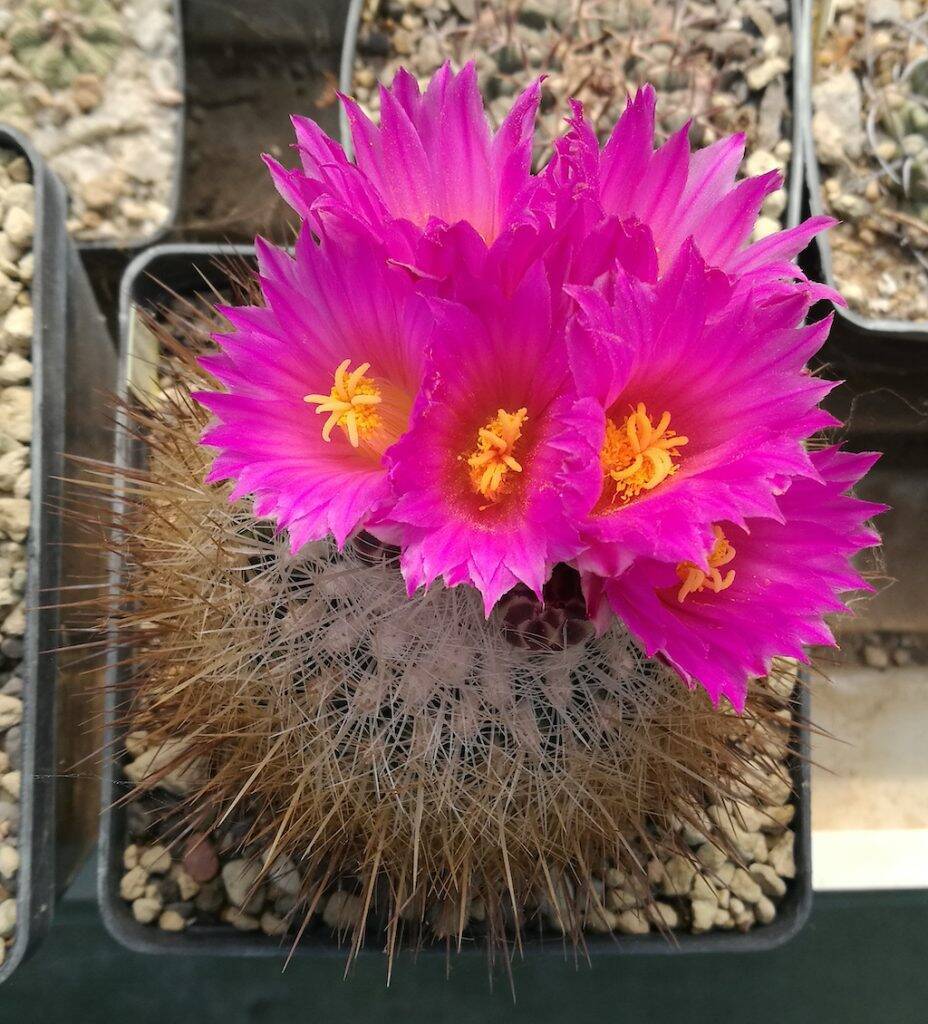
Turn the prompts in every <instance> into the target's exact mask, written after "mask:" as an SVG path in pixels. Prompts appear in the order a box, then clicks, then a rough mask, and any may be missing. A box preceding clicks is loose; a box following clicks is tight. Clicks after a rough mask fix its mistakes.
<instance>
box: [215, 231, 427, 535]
mask: <svg viewBox="0 0 928 1024" xmlns="http://www.w3.org/2000/svg"><path fill="white" fill-rule="evenodd" d="M336 227H337V235H333V236H330V235H327V234H326V229H325V222H324V221H317V222H316V223H315V225H314V228H315V231H316V232H318V233H320V234H321V235H322V241H321V244H317V242H316V241H315V240H314V239H313V236H312V233H311V231H310V229H309V227H304V230H303V231H302V233H301V234H300V237H299V239H298V241H297V245H296V251H295V255H294V257H292V258H291V257H289V256H288V255H286V253H284V252H282V251H280V250H277V249H275V248H274V247H273V246H270V245H269V244H268V243H266V242H261V241H260V240H259V243H258V255H259V266H260V280H261V286H262V290H263V292H264V295H265V298H266V300H267V303H268V305H267V308H248V307H246V308H240V309H236V308H226V309H224V310H222V312H224V313H225V315H226V317H227V318H228V320H229V322H230V324H231V326H232V328H233V330H232V331H231V332H230V333H228V334H220V335H217V336H216V341H217V343H218V345H219V348H220V351H219V353H217V354H216V355H212V356H206V357H204V359H203V365H204V367H205V368H206V369H207V370H208V371H209V372H210V373H211V374H212V375H213V376H214V377H215V379H216V380H217V381H218V382H219V384H221V385H222V387H223V388H224V390H223V391H203V392H199V393H197V395H196V397H197V399H198V401H200V402H201V403H202V404H203V405H204V406H205V407H206V408H208V409H209V410H210V411H211V412H212V413H214V415H215V416H216V422H215V423H214V424H213V425H212V426H210V427H209V428H208V429H207V431H206V433H205V434H204V436H203V444H205V445H209V446H210V447H213V448H216V449H218V452H217V455H216V457H215V460H214V462H213V466H212V470H211V472H210V474H209V479H210V480H211V481H220V480H227V479H232V480H234V481H235V486H234V488H233V491H232V498H233V499H235V498H239V497H242V496H243V495H246V494H252V495H254V499H255V510H256V513H257V514H258V515H260V516H264V517H269V518H271V519H273V520H274V521H275V522H276V524H277V527H278V528H279V529H281V530H283V529H286V530H288V531H289V533H290V539H291V544H292V547H293V549H294V550H296V549H298V548H299V547H300V546H302V544H304V543H305V542H306V541H308V540H317V539H320V538H322V537H324V536H326V535H328V534H331V535H332V536H334V537H335V538H336V540H337V541H338V543H339V544H343V543H344V541H345V539H346V538H347V537H348V535H349V534H350V533H351V532H352V531H353V530H355V529H356V528H358V527H359V526H360V525H362V524H363V523H364V522H365V521H366V519H367V518H369V517H370V516H372V515H373V514H374V513H375V512H381V511H382V510H383V508H384V507H385V506H386V505H388V504H389V502H390V498H391V491H390V487H389V483H388V481H387V476H386V470H385V468H384V464H383V456H384V453H385V451H386V450H387V449H388V448H389V447H390V445H391V444H393V443H394V442H395V441H396V440H397V439H398V438H399V436H400V435H401V434H402V433H403V432H404V431H405V429H406V426H407V424H408V420H409V415H410V412H411V409H412V405H413V402H414V399H415V396H416V394H417V392H418V388H419V384H420V381H421V374H422V367H423V360H424V350H425V344H426V340H427V334H428V322H427V319H424V318H423V315H422V310H421V308H420V307H419V306H418V304H417V302H416V300H415V299H414V297H413V293H412V289H411V286H410V284H409V282H408V279H407V277H406V275H405V274H404V273H403V272H402V271H397V270H393V269H391V268H390V267H389V266H388V264H387V262H386V259H385V254H384V252H383V250H382V249H381V247H380V246H378V245H377V244H375V243H374V242H373V241H372V240H371V239H370V237H369V236H367V235H366V234H364V233H363V232H360V231H352V229H351V226H350V225H349V224H345V223H343V222H340V221H339V222H337V224H336ZM365 364H366V365H367V369H365V370H363V371H362V370H361V368H362V367H364V366H365ZM340 368H341V370H340ZM339 374H340V375H341V381H342V385H341V386H342V389H343V390H342V392H341V394H343V395H345V396H346V400H345V402H344V403H343V406H344V408H343V410H342V411H341V412H338V411H335V412H333V411H331V410H328V411H326V410H325V408H324V406H325V404H326V400H327V398H328V396H330V393H333V392H334V391H335V390H337V387H336V385H337V382H338V380H339ZM352 375H355V377H357V380H356V381H355V382H354V383H352ZM365 395H367V397H364V396H365ZM307 396H317V397H316V399H315V400H314V401H308V400H307ZM358 396H361V397H360V398H359V397H358ZM339 401H340V400H339ZM320 408H322V411H323V413H324V414H323V415H318V414H317V409H320ZM327 421H331V422H327ZM352 433H354V434H355V435H356V436H355V437H354V438H352ZM326 436H328V440H326Z"/></svg>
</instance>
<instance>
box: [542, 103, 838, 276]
mask: <svg viewBox="0 0 928 1024" xmlns="http://www.w3.org/2000/svg"><path fill="white" fill-rule="evenodd" d="M572 106H573V115H572V117H571V118H570V119H569V122H568V123H569V129H568V131H567V133H566V135H565V136H564V137H563V138H562V139H560V140H559V142H558V143H557V145H556V153H555V158H554V159H553V160H552V162H551V164H550V166H549V168H548V169H547V170H546V171H545V174H546V175H547V176H548V177H550V178H554V179H556V180H557V181H558V183H559V185H560V186H561V187H563V186H565V185H566V184H567V183H568V182H569V183H571V184H572V193H573V195H574V197H579V196H581V195H582V196H586V195H589V194H590V193H592V194H593V195H595V196H596V197H597V199H598V202H599V204H600V205H601V209H602V212H603V214H604V215H607V216H614V217H618V218H619V219H620V220H636V221H639V222H641V223H642V224H645V225H647V227H648V228H649V229H650V231H651V233H652V235H653V237H654V241H655V244H656V246H657V251H658V253H659V254H660V264H661V269H662V270H666V269H668V268H669V267H670V266H672V264H673V262H674V261H675V259H676V257H677V254H678V253H679V252H680V249H681V247H682V246H683V244H684V243H685V242H686V240H687V239H689V238H692V239H693V240H694V241H695V243H696V246H697V248H698V249H699V251H700V253H701V254H702V256H703V258H704V259H705V260H706V261H707V262H708V263H709V264H711V265H712V266H717V267H719V268H721V269H722V270H725V271H726V272H728V273H737V272H746V271H747V270H749V269H750V270H751V271H754V272H758V271H762V270H763V269H764V268H765V267H767V266H768V265H770V264H773V263H776V268H777V274H778V275H781V276H784V270H785V276H786V277H788V278H790V279H795V280H798V281H805V277H804V275H803V274H802V273H801V271H799V270H798V268H797V267H795V266H793V265H791V264H786V260H788V259H790V258H792V257H793V256H795V255H796V253H797V252H798V251H799V248H801V247H803V246H804V245H805V244H807V242H808V240H809V239H810V238H811V237H812V236H813V235H815V234H816V233H818V232H819V231H821V230H823V229H824V228H825V227H827V226H828V224H827V223H825V221H824V220H823V219H821V218H813V219H812V220H810V221H807V222H806V223H805V224H803V225H800V226H799V227H798V228H794V229H792V231H790V232H780V233H778V234H776V235H773V236H771V238H768V239H764V240H763V241H762V242H756V243H754V245H748V244H747V243H748V239H749V237H750V234H751V230H752V229H753V227H754V224H755V222H756V220H757V216H758V214H759V212H760V207H761V204H762V203H763V201H764V198H765V197H766V196H767V195H769V194H770V193H771V192H773V191H776V190H777V189H778V188H780V187H781V185H782V179H781V176H780V175H779V173H778V172H776V171H771V172H769V173H768V174H763V175H760V176H759V177H756V178H748V179H746V180H744V181H736V174H737V171H738V167H739V164H740V162H741V159H742V157H743V155H744V136H743V135H735V136H732V137H731V138H728V139H722V140H720V141H719V142H716V143H713V144H712V145H711V146H707V147H706V148H704V149H702V150H698V151H697V152H695V153H691V152H690V149H689V143H688V141H687V133H688V128H689V126H688V125H684V126H683V128H681V129H680V130H679V131H678V132H676V133H675V134H674V135H672V136H671V137H670V139H668V140H667V142H665V143H664V144H663V145H662V146H660V147H659V148H657V149H655V147H654V108H655V94H654V90H653V88H652V87H651V86H649V85H646V86H644V87H642V88H641V89H639V90H638V92H637V94H636V95H635V96H634V97H632V98H630V99H629V101H628V105H627V106H626V109H625V112H624V113H623V114H622V116H621V117H620V118H619V121H618V122H617V124H616V126H615V128H614V129H613V131H612V134H611V135H610V137H609V139H608V140H607V141H606V144H605V145H604V146H603V148H602V150H600V148H599V144H598V142H597V140H596V136H595V134H594V132H593V130H592V128H591V126H590V125H589V123H588V122H587V121H586V119H585V118H584V116H583V113H582V108H581V107H580V105H579V104H576V103H575V104H573V105H572ZM794 246H795V249H794ZM784 264H786V265H785V266H784ZM627 269H628V268H627Z"/></svg>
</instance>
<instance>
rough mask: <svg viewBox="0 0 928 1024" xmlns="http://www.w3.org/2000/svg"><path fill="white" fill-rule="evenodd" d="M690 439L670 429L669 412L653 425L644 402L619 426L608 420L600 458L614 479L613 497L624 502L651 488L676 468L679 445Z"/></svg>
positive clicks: (606, 471) (608, 474)
mask: <svg viewBox="0 0 928 1024" xmlns="http://www.w3.org/2000/svg"><path fill="white" fill-rule="evenodd" d="M688 443H689V438H688V437H677V435H676V433H675V432H674V431H673V430H671V429H670V413H669V412H665V413H664V415H663V416H661V418H660V421H659V422H658V424H657V426H655V425H654V423H653V421H652V419H651V417H650V416H649V415H648V411H647V409H646V408H645V405H644V402H639V403H638V406H637V408H635V409H633V410H632V412H630V413H629V414H628V416H626V417H625V421H624V423H623V424H622V425H621V426H619V425H618V424H617V423H616V422H615V421H614V420H611V419H607V420H606V439H605V441H604V442H603V447H602V451H601V452H600V453H599V459H600V462H601V463H602V467H603V471H604V472H605V473H606V475H607V476H609V477H610V478H611V479H612V481H613V482H614V483H615V495H614V498H613V501H616V502H620V503H621V504H625V503H626V502H629V501H631V500H632V499H633V498H637V497H638V495H639V494H641V492H642V491H651V490H653V489H654V488H655V487H657V485H658V484H659V483H662V482H663V481H664V480H666V479H667V477H669V476H672V475H673V474H674V473H676V471H677V468H678V467H677V465H676V462H675V460H676V459H679V458H680V453H679V452H678V451H677V449H678V448H682V447H683V445H685V444H688Z"/></svg>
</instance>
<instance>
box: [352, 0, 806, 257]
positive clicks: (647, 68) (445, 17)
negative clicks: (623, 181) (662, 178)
mask: <svg viewBox="0 0 928 1024" xmlns="http://www.w3.org/2000/svg"><path fill="white" fill-rule="evenodd" d="M449 58H450V59H451V60H452V61H453V62H454V63H455V64H456V65H460V64H461V63H463V62H465V61H467V60H470V59H475V60H476V62H477V72H478V79H479V82H480V88H481V90H482V91H483V93H484V95H486V96H488V97H491V99H490V103H489V112H490V120H491V121H492V122H493V123H494V125H496V124H498V123H499V122H500V120H501V119H502V118H503V117H504V116H505V114H506V112H507V111H508V109H509V106H510V104H511V102H512V97H513V96H514V95H515V93H516V92H517V91H519V90H520V89H523V88H524V87H525V86H527V85H528V84H529V83H530V82H532V81H533V80H534V79H535V78H537V77H538V75H540V74H542V73H546V74H547V75H548V77H547V78H546V80H545V84H544V88H543V100H542V110H541V114H540V116H539V127H538V130H537V133H536V152H535V158H536V164H542V163H544V162H545V161H546V159H547V157H548V156H549V154H550V152H551V144H552V140H553V139H555V138H556V137H557V136H558V135H560V134H561V132H562V130H563V127H564V124H563V118H564V115H565V112H566V110H567V103H566V101H567V99H568V98H569V97H574V98H576V99H578V100H580V101H581V102H582V103H583V105H584V108H585V110H586V112H587V114H588V115H589V116H590V118H591V119H592V121H593V123H594V125H595V126H596V128H597V131H598V133H599V135H600V138H601V139H603V138H605V136H606V135H607V134H608V133H609V131H610V130H611V128H612V126H613V125H614V124H615V122H616V120H617V119H618V117H619V115H620V114H621V113H622V110H623V109H624V106H625V96H626V93H627V92H628V91H629V90H632V91H634V90H635V89H636V88H637V87H638V86H640V85H643V84H644V83H646V82H650V83H652V84H653V85H654V87H655V89H656V90H657V93H658V96H659V103H658V118H659V120H658V125H657V127H658V134H659V136H660V137H661V139H663V138H666V137H667V136H668V135H670V134H671V133H672V132H673V131H674V130H676V129H677V128H679V127H680V126H681V125H682V124H683V123H684V122H685V121H686V120H687V119H688V118H693V128H692V134H691V138H692V140H693V144H694V145H697V146H705V145H708V144H709V143H711V142H714V141H715V140H717V139H718V138H720V137H722V136H724V135H727V134H730V133H732V132H739V131H743V132H745V133H746V134H747V152H748V154H749V156H748V159H747V161H746V164H745V168H744V173H745V174H748V175H754V174H761V173H763V172H765V171H769V170H771V169H772V168H774V167H777V168H779V169H780V170H781V171H782V172H783V174H784V176H785V175H786V171H787V167H788V165H789V161H790V156H791V153H792V143H791V141H790V139H791V134H792V125H791V115H790V103H789V91H788V76H789V71H790V67H791V61H792V33H791V29H790V4H789V2H788V0H718V2H711V3H699V2H696V0H684V2H679V3H670V2H667V0H656V2H651V0H592V2H582V3H581V2H569V0H514V2H513V0H509V2H506V0H438V2H437V3H432V2H431V0H371V2H368V3H367V4H366V5H365V8H364V11H363V14H362V18H361V26H360V30H359V33H358V49H357V57H356V60H355V66H354V83H353V85H354V89H353V91H354V95H355V96H356V97H357V99H358V101H359V102H360V103H361V105H362V107H364V109H365V110H366V111H367V112H368V113H369V114H371V115H372V116H375V115H376V113H377V111H378V109H379V96H378V94H377V88H376V83H377V81H378V80H379V81H382V82H384V83H389V82H390V81H392V78H393V74H394V72H395V71H396V69H397V68H398V67H400V66H404V67H406V68H408V69H409V70H410V71H412V73H413V74H415V75H416V76H417V77H418V78H419V79H420V80H423V79H427V78H428V76H430V75H431V74H432V72H433V71H435V69H436V68H438V67H439V66H440V65H441V64H442V62H443V61H445V60H447V59H449ZM785 210H786V193H785V191H781V192H777V193H774V194H773V195H771V196H768V197H767V200H766V201H765V203H764V207H763V211H762V213H763V216H761V218H760V219H759V220H758V223H757V227H756V230H755V233H754V237H755V238H762V237H764V235H767V234H770V233H772V232H773V231H776V230H778V228H779V227H780V221H781V218H782V217H783V216H784V213H785Z"/></svg>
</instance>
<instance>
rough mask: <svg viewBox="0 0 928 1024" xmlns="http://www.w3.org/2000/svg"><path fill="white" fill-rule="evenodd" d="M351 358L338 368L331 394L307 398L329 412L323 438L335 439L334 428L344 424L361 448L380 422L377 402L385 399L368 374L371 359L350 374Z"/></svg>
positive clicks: (308, 396) (353, 445) (306, 400)
mask: <svg viewBox="0 0 928 1024" xmlns="http://www.w3.org/2000/svg"><path fill="white" fill-rule="evenodd" d="M350 365H351V360H350V359H345V360H344V361H343V362H341V363H339V364H338V366H337V367H336V369H335V379H334V382H333V384H332V390H331V391H330V392H329V394H327V395H304V397H303V401H304V402H309V403H311V404H312V405H315V406H316V412H317V413H328V414H329V418H328V419H327V420H326V421H325V424H324V425H323V427H322V440H323V441H331V440H332V431H333V430H334V429H335V427H341V428H342V430H343V431H344V432H345V434H346V436H347V437H348V440H349V442H350V443H351V445H352V447H354V448H357V447H358V445H359V444H360V443H361V439H362V437H367V436H369V435H370V434H372V433H373V432H374V431H375V430H376V429H377V428H378V427H379V426H380V414H379V413H378V412H377V406H378V405H380V403H381V402H382V401H383V399H382V397H381V394H380V388H379V387H377V385H376V384H375V383H374V381H372V380H371V379H370V377H366V376H365V374H366V373H367V371H368V370H369V369H370V368H371V364H370V363H361V365H360V366H359V367H358V368H357V369H356V370H354V371H353V372H352V373H351V374H350V375H348V367H349V366H350Z"/></svg>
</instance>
